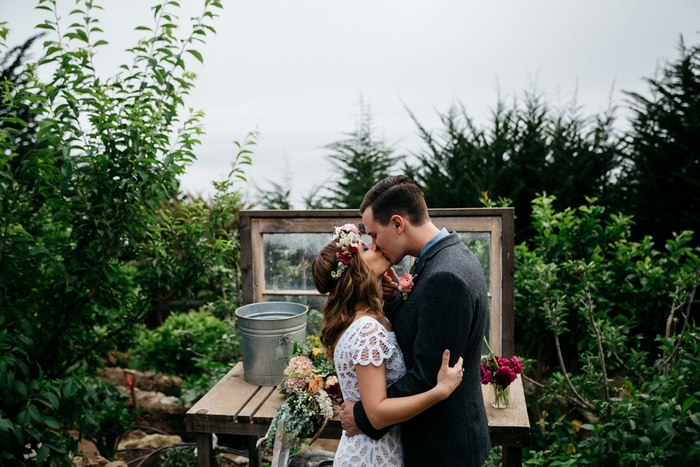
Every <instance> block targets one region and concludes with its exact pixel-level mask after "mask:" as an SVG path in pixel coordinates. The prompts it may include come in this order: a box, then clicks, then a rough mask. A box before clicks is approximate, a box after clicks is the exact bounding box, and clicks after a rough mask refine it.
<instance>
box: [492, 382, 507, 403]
mask: <svg viewBox="0 0 700 467" xmlns="http://www.w3.org/2000/svg"><path fill="white" fill-rule="evenodd" d="M491 388H492V391H493V402H491V405H492V406H494V407H495V408H497V409H505V408H506V407H508V405H509V404H510V386H506V387H503V386H501V385H499V384H492V385H491Z"/></svg>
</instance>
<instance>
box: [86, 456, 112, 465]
mask: <svg viewBox="0 0 700 467" xmlns="http://www.w3.org/2000/svg"><path fill="white" fill-rule="evenodd" d="M108 463H109V459H105V458H104V457H102V456H96V457H94V458H93V459H90V460H89V463H88V464H87V467H104V466H105V465H107V464H108Z"/></svg>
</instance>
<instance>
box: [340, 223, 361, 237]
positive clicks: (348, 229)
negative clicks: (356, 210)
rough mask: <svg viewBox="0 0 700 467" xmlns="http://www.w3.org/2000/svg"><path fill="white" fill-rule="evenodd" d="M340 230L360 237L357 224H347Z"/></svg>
mask: <svg viewBox="0 0 700 467" xmlns="http://www.w3.org/2000/svg"><path fill="white" fill-rule="evenodd" d="M340 229H341V230H345V231H346V232H352V233H354V234H355V235H360V231H359V229H358V228H357V226H356V225H355V224H345V225H343V226H342V227H341V228H340Z"/></svg>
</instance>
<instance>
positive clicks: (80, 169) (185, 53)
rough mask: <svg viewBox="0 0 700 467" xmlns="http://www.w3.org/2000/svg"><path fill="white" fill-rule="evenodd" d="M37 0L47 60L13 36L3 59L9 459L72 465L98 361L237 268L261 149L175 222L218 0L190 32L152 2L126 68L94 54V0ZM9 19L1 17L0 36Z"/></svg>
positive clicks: (2, 295) (0, 336)
mask: <svg viewBox="0 0 700 467" xmlns="http://www.w3.org/2000/svg"><path fill="white" fill-rule="evenodd" d="M37 3H38V7H39V9H42V10H47V11H48V12H49V19H47V20H46V21H44V22H43V23H42V24H41V25H39V28H40V29H42V30H45V31H48V32H49V34H50V36H48V37H47V38H46V40H45V42H44V43H43V44H44V49H43V51H42V53H41V54H40V55H41V57H42V58H41V61H40V62H39V63H32V64H29V65H26V66H25V65H22V64H21V62H22V60H20V59H17V60H9V61H8V60H5V58H7V57H8V56H9V55H11V54H13V53H16V52H15V51H8V53H6V54H5V57H4V58H3V60H1V61H0V68H1V69H0V71H1V72H2V81H3V86H2V92H1V93H0V225H2V229H0V326H2V332H0V395H1V397H0V458H2V461H3V463H4V464H6V465H36V464H40V465H68V464H69V452H70V451H75V450H76V443H75V440H74V439H73V437H72V436H71V435H70V433H69V432H68V430H69V429H71V428H78V429H80V430H84V429H87V427H88V425H90V423H89V422H90V417H91V414H90V413H91V410H92V407H93V403H94V400H95V395H94V392H93V388H92V386H91V381H90V380H89V379H87V378H88V376H89V374H90V373H91V372H94V371H95V368H94V365H93V366H92V367H90V364H97V365H99V362H100V359H99V358H98V355H99V356H102V357H104V356H105V355H106V351H109V350H113V349H114V348H115V346H114V340H115V339H116V338H118V336H119V335H120V334H121V333H123V332H125V331H127V330H129V329H130V328H131V327H133V326H134V325H135V324H137V323H140V322H142V320H143V319H144V317H145V316H147V315H148V314H149V313H150V312H151V311H152V310H154V309H157V308H158V307H159V306H161V305H162V304H163V303H164V302H167V301H168V300H171V299H176V298H177V299H181V300H183V299H184V300H187V299H189V298H190V297H192V296H193V295H194V294H195V293H197V292H198V290H200V289H201V288H202V286H203V284H208V283H210V282H211V281H212V280H221V277H222V276H223V275H225V274H228V270H231V269H233V268H232V267H231V264H230V262H231V261H232V260H234V262H235V259H236V258H237V255H238V253H239V249H238V246H237V245H238V244H237V237H236V233H235V232H234V231H232V230H231V229H230V228H229V227H230V226H231V225H233V220H234V219H235V217H236V213H237V210H236V209H235V207H236V206H237V205H239V204H240V202H241V195H240V193H238V192H237V191H236V190H234V189H233V187H232V183H233V178H235V177H237V176H239V175H240V173H239V169H237V168H236V165H235V164H238V163H246V162H249V156H248V155H247V153H249V151H248V150H247V149H246V147H247V145H248V142H246V143H244V144H243V145H242V146H240V145H239V149H240V151H239V153H238V156H237V158H236V161H235V162H234V167H233V169H232V171H231V173H230V174H229V177H228V179H226V180H225V181H223V182H219V184H218V185H217V186H216V189H217V194H216V195H215V198H214V200H213V202H212V204H211V205H210V206H208V208H209V209H208V210H206V209H199V208H200V205H197V206H195V207H193V208H192V209H191V210H190V211H188V215H187V216H181V217H177V218H176V219H175V220H173V221H172V222H171V219H173V216H171V215H169V214H170V213H171V210H170V206H171V205H173V204H174V202H173V200H175V199H176V198H177V196H178V190H179V182H178V177H179V176H180V175H181V174H182V173H183V172H184V170H185V167H186V165H187V164H189V163H191V162H192V161H193V160H194V159H195V153H194V148H195V147H196V145H197V144H199V140H198V137H199V135H200V134H201V133H202V132H203V129H202V125H201V119H202V116H203V114H202V113H201V112H193V113H190V114H185V115H183V113H184V112H183V107H184V101H183V98H184V96H185V95H186V94H188V93H189V92H190V90H191V89H192V87H193V84H194V78H195V75H194V74H193V73H192V72H190V71H188V70H187V69H186V66H187V64H188V60H187V57H189V58H194V59H197V60H201V54H200V53H199V52H198V51H197V50H196V49H194V48H193V43H196V42H200V43H201V42H203V40H204V38H206V36H207V34H209V33H211V32H214V30H213V28H212V26H211V22H212V21H213V19H214V17H215V16H216V15H214V13H213V11H215V10H216V8H221V3H220V1H219V0H204V2H203V3H204V9H203V14H202V16H201V17H199V18H193V19H192V28H191V30H190V31H189V32H188V31H186V32H184V33H180V31H179V30H178V25H177V24H176V22H175V21H176V18H177V16H176V15H175V14H174V10H175V9H176V8H177V2H170V1H163V2H161V4H160V5H157V6H155V7H154V9H153V11H154V18H155V24H154V26H153V27H152V28H149V27H140V28H139V29H141V30H144V31H147V33H148V35H149V36H150V37H148V38H146V39H144V40H142V41H140V42H139V43H138V44H137V45H136V46H135V47H134V48H132V49H130V52H131V54H132V55H133V62H132V63H130V64H125V65H123V66H122V67H121V69H120V73H119V75H117V76H115V77H113V78H105V77H104V76H100V74H99V73H98V72H97V71H96V70H95V68H94V63H93V56H94V54H95V53H99V51H100V50H102V49H101V48H102V47H103V46H104V45H105V44H106V41H104V40H102V39H101V38H99V34H100V32H101V30H100V28H99V21H98V16H99V13H98V12H99V10H101V7H100V6H99V5H98V2H97V1H94V0H78V1H77V2H73V6H72V8H73V10H72V11H71V12H70V13H69V14H67V15H63V17H64V18H65V17H69V18H68V23H67V24H60V25H59V22H60V18H61V14H60V12H59V11H58V5H57V4H58V3H60V2H55V1H49V0H38V2H37ZM7 33H8V29H7V28H6V27H4V23H3V24H0V51H2V52H5V51H7V47H6V45H5V40H6V36H7ZM15 50H16V49H15ZM24 50H26V47H25V48H24ZM20 55H21V54H20ZM45 68H48V70H47V71H44V69H45ZM41 76H49V78H48V81H47V82H44V81H43V80H42V78H41ZM192 204H196V203H195V202H192ZM188 223H189V224H188ZM192 224H195V225H192ZM202 224H203V227H202ZM219 266H221V267H220V268H219ZM232 274H234V275H235V271H233V273H232Z"/></svg>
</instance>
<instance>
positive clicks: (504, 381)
mask: <svg viewBox="0 0 700 467" xmlns="http://www.w3.org/2000/svg"><path fill="white" fill-rule="evenodd" d="M515 378H516V375H515V372H514V371H513V370H511V369H510V368H508V367H507V366H502V367H500V368H499V369H498V370H496V374H495V375H494V379H495V380H496V382H497V383H498V384H500V385H501V386H503V387H506V386H509V385H510V383H512V382H513V381H515Z"/></svg>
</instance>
